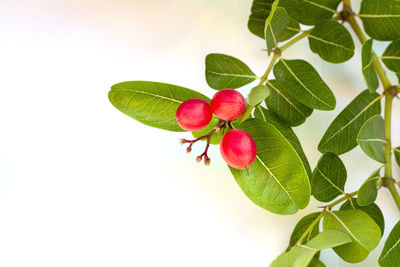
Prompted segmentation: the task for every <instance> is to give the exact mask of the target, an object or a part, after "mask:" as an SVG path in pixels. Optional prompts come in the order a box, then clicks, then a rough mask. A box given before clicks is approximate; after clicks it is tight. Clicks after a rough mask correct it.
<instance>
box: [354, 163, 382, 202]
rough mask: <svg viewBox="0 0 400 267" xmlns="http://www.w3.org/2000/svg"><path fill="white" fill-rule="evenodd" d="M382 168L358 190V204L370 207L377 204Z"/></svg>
mask: <svg viewBox="0 0 400 267" xmlns="http://www.w3.org/2000/svg"><path fill="white" fill-rule="evenodd" d="M381 169H382V167H381V168H379V169H377V170H376V171H374V172H373V173H372V174H371V175H370V176H369V177H368V179H367V180H365V182H364V183H363V184H362V185H361V187H360V189H359V190H358V197H357V203H358V205H360V206H368V205H370V204H372V203H374V202H375V200H376V197H377V196H378V189H377V188H376V186H377V182H378V181H379V180H380V178H381V177H380V175H379V172H380V171H381Z"/></svg>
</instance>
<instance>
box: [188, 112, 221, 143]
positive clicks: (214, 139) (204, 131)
mask: <svg viewBox="0 0 400 267" xmlns="http://www.w3.org/2000/svg"><path fill="white" fill-rule="evenodd" d="M218 121H219V119H218V118H217V117H215V116H213V118H212V120H211V122H210V123H209V124H208V125H207V126H206V127H205V128H203V129H201V130H199V131H196V132H192V135H193V137H194V138H199V137H201V136H204V135H207V134H209V133H210V131H211V130H212V129H213V128H214V127H215V125H217V123H218ZM225 132H226V131H223V132H222V131H221V132H219V133H214V134H213V135H212V136H211V139H210V144H212V145H218V144H219V143H220V142H221V139H222V136H224V133H225ZM202 141H207V139H203V140H202Z"/></svg>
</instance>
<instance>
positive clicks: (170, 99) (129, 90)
mask: <svg viewBox="0 0 400 267" xmlns="http://www.w3.org/2000/svg"><path fill="white" fill-rule="evenodd" d="M113 90H114V91H116V92H118V91H128V92H135V93H140V94H144V95H150V96H154V97H159V98H162V99H165V100H168V101H173V102H176V103H179V104H181V103H183V101H180V100H177V99H174V98H169V97H166V96H162V95H157V94H153V93H149V92H145V91H139V90H132V89H113Z"/></svg>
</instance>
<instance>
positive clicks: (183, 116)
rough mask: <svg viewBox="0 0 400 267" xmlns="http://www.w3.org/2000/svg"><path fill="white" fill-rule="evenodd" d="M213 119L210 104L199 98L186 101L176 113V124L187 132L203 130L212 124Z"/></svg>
mask: <svg viewBox="0 0 400 267" xmlns="http://www.w3.org/2000/svg"><path fill="white" fill-rule="evenodd" d="M211 119H212V111H211V107H210V104H208V103H207V101H205V100H203V99H199V98H192V99H189V100H186V101H185V102H183V103H182V104H181V105H180V106H179V108H178V110H177V111H176V122H177V123H178V124H179V126H181V128H182V129H184V130H186V131H192V132H193V131H198V130H201V129H203V128H204V127H206V126H207V125H208V124H209V123H210V121H211Z"/></svg>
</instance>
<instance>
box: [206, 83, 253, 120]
mask: <svg viewBox="0 0 400 267" xmlns="http://www.w3.org/2000/svg"><path fill="white" fill-rule="evenodd" d="M245 108H246V101H245V100H244V98H243V96H242V95H241V94H240V93H239V92H238V91H235V90H233V89H224V90H221V91H218V92H217V93H216V94H215V95H214V97H213V98H212V100H211V110H212V112H213V113H214V114H215V116H217V117H218V118H219V119H221V120H224V121H232V120H236V119H237V118H239V116H240V115H242V113H243V111H244V110H245Z"/></svg>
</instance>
